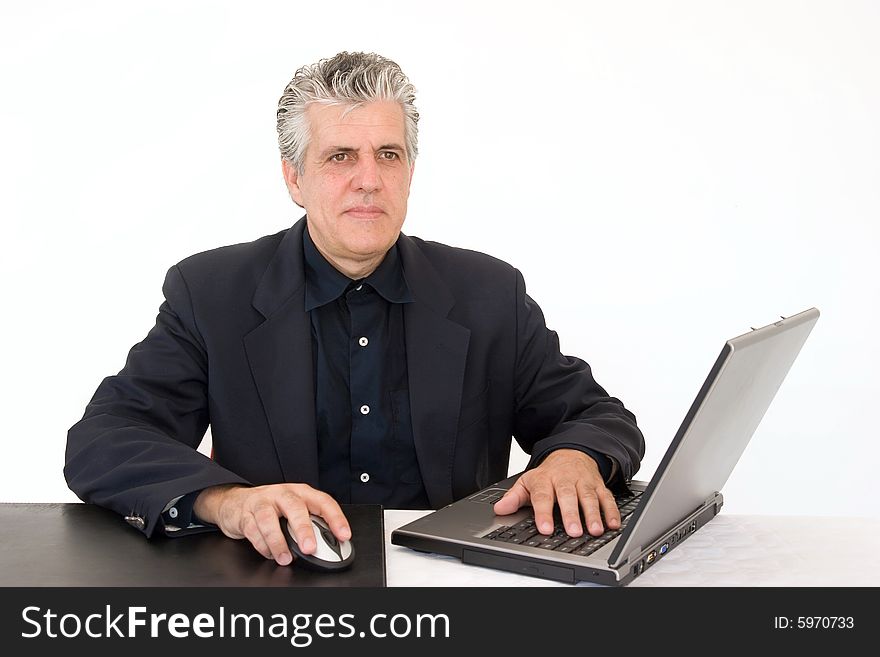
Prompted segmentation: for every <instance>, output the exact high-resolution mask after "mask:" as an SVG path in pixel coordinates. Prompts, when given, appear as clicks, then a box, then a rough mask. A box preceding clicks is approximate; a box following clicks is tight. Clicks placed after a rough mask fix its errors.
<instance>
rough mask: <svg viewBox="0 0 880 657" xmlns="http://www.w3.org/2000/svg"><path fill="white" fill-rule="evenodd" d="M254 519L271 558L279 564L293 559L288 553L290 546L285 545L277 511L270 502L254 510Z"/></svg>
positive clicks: (281, 564) (284, 564)
mask: <svg viewBox="0 0 880 657" xmlns="http://www.w3.org/2000/svg"><path fill="white" fill-rule="evenodd" d="M254 519H255V520H256V522H257V527H258V528H259V530H260V533H261V534H262V535H263V540H264V541H266V545H267V546H268V547H269V552H270V553H271V555H272V558H273V559H275V561H277V562H278V565H280V566H287V565H288V564H290V562H292V561H293V555H292V554H291V553H290V547H289V546H288V545H287V538H286V537H285V536H284V533H283V532H282V531H281V522H280V521H279V520H278V512H277V511H276V509H275V506H274V505H271V504H265V505H262V506H260V507H259V508H258V509H257V510H256V511H255V512H254ZM300 545H301V543H300Z"/></svg>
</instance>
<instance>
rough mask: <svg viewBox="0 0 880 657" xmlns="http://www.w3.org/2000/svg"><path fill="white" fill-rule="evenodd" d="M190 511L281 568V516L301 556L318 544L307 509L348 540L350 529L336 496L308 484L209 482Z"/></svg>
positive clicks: (284, 550) (286, 552)
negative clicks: (241, 539) (289, 529)
mask: <svg viewBox="0 0 880 657" xmlns="http://www.w3.org/2000/svg"><path fill="white" fill-rule="evenodd" d="M193 512H194V513H195V515H197V516H198V517H199V518H200V519H202V520H205V521H207V522H210V523H213V524H215V525H217V526H218V527H219V528H220V531H222V532H223V533H224V534H226V535H227V536H229V537H230V538H235V539H239V538H246V539H248V540H249V541H250V542H251V545H253V546H254V548H256V550H257V552H259V553H260V554H262V555H263V556H264V557H266V558H267V559H275V561H276V562H278V564H279V565H281V566H286V565H288V564H289V563H291V562H292V561H293V555H291V554H290V548H288V546H287V540H286V539H285V538H284V534H283V533H282V531H281V523H280V522H279V520H278V519H279V518H281V517H285V518H287V523H288V525H289V526H290V528H291V530H292V531H293V534H294V536H295V537H296V542H297V545H299V546H300V549H301V550H302V551H303V552H305V553H306V554H312V553H314V551H315V549H316V548H317V546H318V544H317V542H316V540H315V532H314V530H313V529H312V522H311V520H310V519H309V514H310V513H313V514H315V515H318V516H321V517H322V518H324V520H325V521H326V522H327V524H328V525H329V527H330V530H331V531H332V532H333V534H334V535H335V536H336V538H337V539H339V540H340V541H347V540H349V539H350V538H351V528H350V527H349V525H348V521H347V520H346V519H345V516H344V515H343V513H342V509H340V508H339V504H337V503H336V500H334V499H333V498H332V497H330V496H329V495H328V494H327V493H323V492H321V491H319V490H316V489H314V488H312V487H311V486H309V485H307V484H272V485H269V486H256V487H252V488H251V487H247V486H241V485H238V484H230V485H222V486H211V487H210V488H206V489H205V490H203V491H202V492H201V493H199V495H198V497H197V498H196V501H195V504H194V505H193Z"/></svg>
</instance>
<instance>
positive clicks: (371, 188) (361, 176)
mask: <svg viewBox="0 0 880 657" xmlns="http://www.w3.org/2000/svg"><path fill="white" fill-rule="evenodd" d="M352 183H353V185H354V187H355V189H357V190H359V191H361V190H362V191H364V192H367V193H368V194H369V193H371V192H375V191H377V190H378V189H379V188H380V187H382V177H381V175H380V171H379V163H378V162H377V161H376V159H375V158H372V157H362V158H360V159H359V160H358V163H357V167H356V169H355V172H354V178H353V180H352Z"/></svg>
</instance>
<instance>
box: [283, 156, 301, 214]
mask: <svg viewBox="0 0 880 657" xmlns="http://www.w3.org/2000/svg"><path fill="white" fill-rule="evenodd" d="M281 173H282V174H284V183H285V184H286V185H287V191H288V192H290V198H292V199H293V202H294V203H296V204H297V205H298V206H299V207H301V208H304V207H305V206H304V205H303V202H302V190H301V189H300V187H299V172H298V171H297V170H296V167H295V166H293V165H292V164H291V163H290V162H288V161H287V160H285V159H284V158H281Z"/></svg>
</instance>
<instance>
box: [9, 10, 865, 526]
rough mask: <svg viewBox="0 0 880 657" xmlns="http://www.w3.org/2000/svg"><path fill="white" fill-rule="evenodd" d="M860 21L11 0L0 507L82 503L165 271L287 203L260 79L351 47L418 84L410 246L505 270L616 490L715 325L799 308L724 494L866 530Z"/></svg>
mask: <svg viewBox="0 0 880 657" xmlns="http://www.w3.org/2000/svg"><path fill="white" fill-rule="evenodd" d="M878 7H880V5H878V4H877V3H874V2H869V1H866V2H845V1H840V0H837V1H835V2H830V1H829V2H795V1H792V2H781V1H768V0H761V1H749V2H742V1H740V2H708V1H700V2H696V1H695V2H647V1H645V2H584V1H583V0H581V1H577V2H575V1H574V0H572V1H570V2H562V1H551V0H544V1H543V2H540V3H535V2H533V1H529V2H511V1H510V0H507V1H505V2H477V1H474V0H471V1H469V2H451V1H446V2H443V3H419V2H413V1H411V0H410V1H406V2H390V1H388V2H380V1H378V0H372V1H370V2H363V1H360V0H358V1H356V2H348V1H345V2H343V1H335V2H332V3H319V2H313V3H311V4H310V5H307V4H306V3H302V2H248V3H244V2H149V3H145V2H139V3H120V2H106V3H98V2H78V3H67V2H51V3H50V2H27V3H11V2H7V3H4V4H3V5H2V9H0V67H2V76H0V181H2V182H0V184H2V194H0V217H2V221H3V228H2V236H3V250H2V256H3V257H2V258H0V266H2V271H0V285H2V291H0V292H2V302H3V320H2V323H0V345H2V350H3V373H4V376H3V377H2V380H0V392H2V395H0V399H2V405H3V407H2V411H3V428H4V431H3V434H4V435H3V451H2V458H0V501H7V502H8V501H35V502H36V501H74V500H75V499H76V498H75V497H74V495H73V494H72V493H71V492H70V491H69V490H68V489H67V487H66V484H65V482H64V479H63V477H62V467H63V454H64V447H65V441H66V432H67V429H68V428H69V427H70V425H72V424H73V423H75V422H76V421H77V420H79V418H80V417H81V416H82V412H83V410H84V407H85V405H86V403H87V402H88V400H89V399H90V398H91V395H92V394H93V392H94V390H95V388H96V387H97V385H98V383H99V382H100V380H101V379H102V378H103V377H104V376H106V375H109V374H113V373H115V372H117V371H118V370H119V369H120V368H121V367H122V365H123V363H124V361H125V356H126V354H127V352H128V349H129V348H130V347H131V346H132V345H133V344H135V343H136V342H138V341H140V340H141V339H142V338H143V337H144V336H145V335H146V333H147V331H148V330H149V328H150V327H151V326H152V324H153V321H154V319H155V316H156V312H157V309H158V306H159V304H160V303H161V300H162V297H161V284H162V280H163V277H164V274H165V271H166V270H167V269H168V267H169V266H170V265H172V264H174V263H175V262H177V261H178V260H180V259H182V258H184V257H185V256H187V255H189V254H192V253H195V252H198V251H202V250H206V249H209V248H213V247H215V246H220V245H224V244H231V243H235V242H242V241H250V240H252V239H255V238H257V237H259V236H261V235H265V234H268V233H274V232H277V231H279V230H282V229H284V228H285V227H287V226H289V225H291V224H293V222H294V221H295V220H296V219H297V218H298V217H299V216H300V214H299V212H298V208H296V207H295V206H294V205H293V204H292V202H291V201H290V199H289V197H288V196H287V193H286V189H285V187H284V185H283V182H282V179H281V173H280V166H279V156H278V153H277V145H276V141H275V106H276V103H277V100H278V97H279V96H280V94H281V91H282V90H283V87H284V85H285V84H286V83H287V81H288V80H289V79H290V77H291V76H292V75H293V73H294V71H295V69H296V68H298V67H299V66H300V65H302V64H305V63H311V62H314V61H316V60H317V59H320V58H322V57H328V56H331V55H333V54H335V53H336V52H338V51H340V50H372V51H376V52H379V53H381V54H384V55H386V56H388V57H391V58H392V59H394V60H396V61H397V62H398V63H400V64H401V66H402V67H403V69H404V71H405V72H406V73H407V74H408V75H409V76H410V78H411V79H412V81H413V82H414V83H415V85H416V87H417V89H418V91H419V94H418V102H417V104H418V107H419V109H420V111H421V114H422V120H421V122H420V151H421V155H420V158H419V160H418V162H417V165H416V175H415V179H414V183H413V190H412V196H411V199H410V211H409V217H408V220H407V224H406V226H405V227H404V231H405V232H407V233H408V234H410V235H418V236H420V237H424V238H427V239H434V240H438V241H442V242H446V243H449V244H453V245H457V246H464V247H467V248H472V249H476V250H480V251H485V252H488V253H491V254H493V255H495V256H497V257H500V258H502V259H504V260H507V261H508V262H511V263H513V264H514V265H515V266H517V267H518V268H520V269H521V270H522V272H523V273H524V275H525V277H526V281H527V283H528V286H529V292H530V294H531V296H533V297H534V298H535V299H536V300H537V301H538V302H539V303H540V304H541V306H542V308H543V310H544V312H545V315H546V317H547V322H548V325H549V326H550V327H551V328H553V329H555V330H556V331H558V333H559V335H560V338H561V341H562V347H563V351H565V352H566V353H570V354H576V355H578V356H581V357H583V358H584V359H586V360H587V361H588V362H590V363H591V365H592V366H593V370H594V374H595V376H596V378H597V379H598V381H599V382H600V383H602V384H603V385H604V386H605V387H606V388H607V389H608V390H609V392H610V393H611V394H613V395H615V396H617V397H619V398H621V399H622V400H623V401H624V402H625V403H626V405H627V406H628V407H629V408H630V409H632V410H633V411H634V412H635V414H636V415H637V417H638V419H639V424H640V426H641V427H642V429H643V431H644V433H645V436H646V438H647V454H646V456H645V459H644V462H643V466H642V469H641V471H640V473H639V478H643V479H647V478H648V477H650V475H651V473H653V471H654V469H655V468H656V466H657V464H658V463H659V461H660V458H661V457H662V455H663V452H664V451H665V449H666V447H667V445H668V444H669V442H670V440H671V439H672V437H673V435H674V434H675V431H676V429H677V428H678V425H679V423H680V422H681V420H682V418H683V416H684V414H685V412H686V410H687V409H688V407H689V406H690V404H691V402H692V400H693V398H694V396H695V394H696V392H697V390H698V389H699V387H700V385H701V383H702V381H703V379H704V378H705V376H706V374H707V372H708V370H709V368H710V366H711V365H712V363H713V362H714V360H715V358H716V356H717V354H718V352H719V351H720V349H721V345H722V343H723V341H724V340H725V339H727V338H730V337H733V336H735V335H738V334H740V333H744V332H747V331H748V330H749V327H750V326H762V325H765V324H768V323H770V322H772V321H774V320H775V319H776V318H777V317H778V316H779V315H790V314H794V313H796V312H799V311H801V310H803V309H805V308H808V307H810V306H817V307H818V308H819V309H820V310H821V311H822V317H821V319H820V320H819V323H818V324H817V325H816V328H815V330H814V331H813V334H812V336H811V337H810V339H809V340H808V342H807V344H806V345H805V347H804V349H803V351H802V352H801V356H800V358H799V359H798V361H797V362H796V363H795V365H794V367H793V368H792V370H791V372H790V374H789V377H788V379H787V380H786V381H785V383H784V384H783V386H782V389H781V390H780V392H779V394H778V396H777V398H776V400H775V402H774V403H773V405H772V406H771V409H770V411H769V412H768V413H767V415H766V416H765V418H764V421H763V423H762V424H761V426H760V427H759V429H758V431H757V433H756V434H755V436H754V438H753V441H752V443H751V444H750V446H749V447H748V449H747V451H746V453H745V454H744V456H743V458H742V460H741V461H740V463H739V465H738V466H737V468H736V470H735V471H734V473H733V475H732V477H731V480H730V481H729V483H728V485H727V486H726V487H725V489H724V494H725V499H726V506H725V510H726V511H727V512H734V513H762V514H763V513H768V514H772V513H778V512H783V511H784V512H786V513H796V514H804V515H850V516H859V515H861V516H874V517H878V516H880V511H878V508H877V505H876V504H875V499H876V494H875V492H874V487H873V486H872V484H873V480H874V479H875V478H876V475H877V462H878V457H880V446H878V430H877V426H876V422H875V418H874V415H875V413H874V411H875V409H876V407H877V404H878V392H880V385H878V383H877V375H876V369H877V365H878V362H880V359H878V355H880V349H878V341H877V326H878V320H880V317H878V291H880V289H878V288H880V285H878V280H880V276H878V274H880V266H878V264H877V261H878V258H877V256H878V246H880V240H878V218H880V212H878V211H880V185H878V182H880V166H878V165H880V135H878V120H877V117H878V116H880V75H878V64H880V41H878V39H877V34H878V33H880V8H878ZM523 463H524V460H523V458H522V455H519V454H518V455H515V456H514V461H513V463H512V469H516V468H517V467H518V466H521V465H522V464H523ZM774 495H776V496H779V497H783V498H786V499H787V500H788V502H787V503H786V505H785V507H784V508H782V509H780V507H778V506H776V505H775V504H773V503H771V502H770V501H768V500H769V498H770V497H772V496H774Z"/></svg>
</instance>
